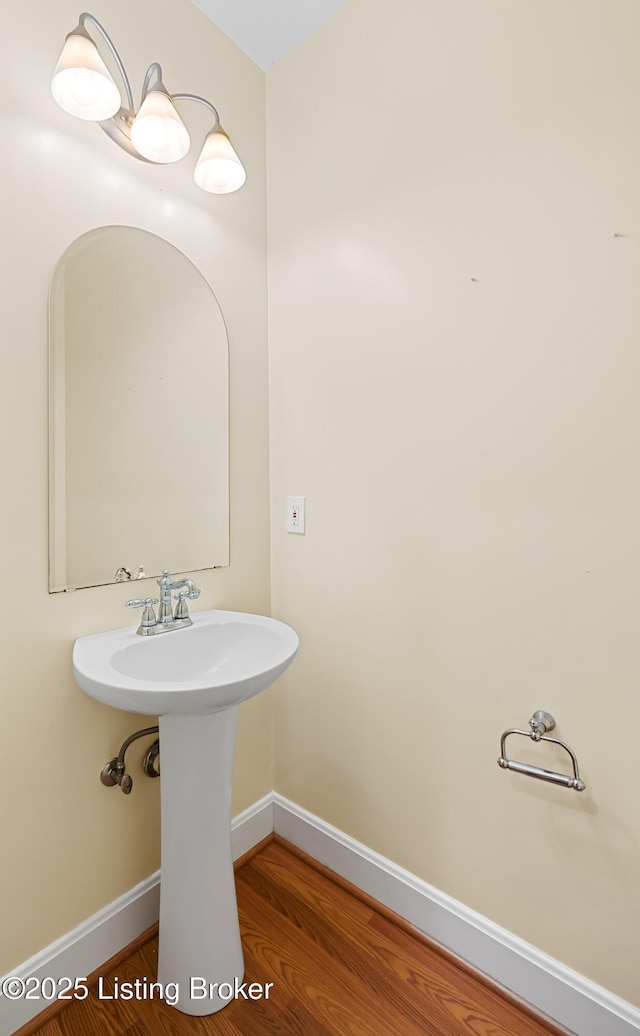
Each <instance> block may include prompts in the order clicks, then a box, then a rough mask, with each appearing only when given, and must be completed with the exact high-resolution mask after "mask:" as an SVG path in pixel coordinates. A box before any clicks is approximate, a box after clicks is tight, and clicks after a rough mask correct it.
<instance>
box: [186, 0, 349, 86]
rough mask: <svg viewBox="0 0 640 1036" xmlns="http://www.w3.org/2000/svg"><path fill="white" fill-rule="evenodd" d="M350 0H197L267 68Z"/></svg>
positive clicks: (205, 10) (207, 13)
mask: <svg viewBox="0 0 640 1036" xmlns="http://www.w3.org/2000/svg"><path fill="white" fill-rule="evenodd" d="M346 2H347V0H193V3H195V5H196V7H199V8H200V10H201V11H204V13H205V14H206V15H208V16H209V18H211V20H212V21H213V22H215V24H216V25H217V26H218V27H219V28H220V29H222V31H223V32H224V33H225V34H226V35H227V36H229V37H230V38H231V39H232V40H233V41H234V43H237V45H238V46H239V47H240V48H241V50H244V52H245V54H248V55H249V57H250V58H253V60H254V61H255V62H256V64H258V65H260V67H261V68H263V69H264V70H265V71H266V70H267V69H269V68H272V67H273V66H274V65H275V64H276V62H277V61H279V60H280V58H282V57H284V55H285V54H288V53H289V51H290V50H293V48H294V47H297V45H298V44H299V43H301V42H302V40H303V39H305V37H306V36H309V35H310V34H311V33H312V32H313V31H314V29H317V28H318V26H319V25H322V23H323V22H326V21H327V19H328V18H330V17H331V15H332V14H334V13H335V12H336V11H337V10H338V9H339V8H340V7H342V6H343V5H344V4H345V3H346Z"/></svg>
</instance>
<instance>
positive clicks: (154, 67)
mask: <svg viewBox="0 0 640 1036" xmlns="http://www.w3.org/2000/svg"><path fill="white" fill-rule="evenodd" d="M154 72H155V74H156V77H157V82H158V83H162V66H161V65H159V64H158V62H157V61H154V62H152V64H150V65H149V67H148V69H147V72H146V75H145V77H144V83H143V84H142V97H141V98H140V104H142V102H143V101H144V99H145V97H146V96H147V94H148V93H149V87H150V86H151V78H152V76H153V73H154Z"/></svg>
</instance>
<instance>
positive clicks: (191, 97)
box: [171, 94, 222, 130]
mask: <svg viewBox="0 0 640 1036" xmlns="http://www.w3.org/2000/svg"><path fill="white" fill-rule="evenodd" d="M171 99H172V100H174V101H198V102H199V104H204V106H205V108H208V109H209V111H210V112H212V113H213V117H214V119H215V122H214V124H213V126H212V130H214V129H218V127H219V126H220V116H219V115H218V111H217V109H216V108H214V107H213V105H212V104H211V101H207V100H205V98H204V97H198V95H197V94H171ZM220 128H222V127H220Z"/></svg>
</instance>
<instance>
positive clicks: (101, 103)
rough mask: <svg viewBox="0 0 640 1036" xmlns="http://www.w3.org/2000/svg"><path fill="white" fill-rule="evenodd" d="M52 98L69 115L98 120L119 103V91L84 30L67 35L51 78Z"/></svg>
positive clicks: (108, 117)
mask: <svg viewBox="0 0 640 1036" xmlns="http://www.w3.org/2000/svg"><path fill="white" fill-rule="evenodd" d="M51 93H52V94H53V96H54V99H55V100H56V101H57V103H58V104H59V105H60V107H61V108H64V110H65V111H66V112H68V113H69V115H75V116H76V117H77V118H78V119H89V120H90V121H92V122H102V121H103V120H104V119H110V118H111V116H112V115H115V113H116V112H117V111H119V109H120V107H121V105H122V99H121V97H120V91H119V90H118V87H117V86H116V84H115V83H114V81H113V79H112V78H111V75H110V73H109V70H108V68H107V66H106V65H105V63H104V61H103V60H102V58H101V57H100V55H99V54H98V51H97V48H96V45H95V43H94V42H93V40H91V39H90V38H89V36H88V35H86V34H85V33H82V34H80V33H71V34H70V35H69V36H67V39H66V41H65V44H64V47H63V48H62V53H61V55H60V60H59V61H58V64H57V65H56V67H55V71H54V73H53V78H52V80H51Z"/></svg>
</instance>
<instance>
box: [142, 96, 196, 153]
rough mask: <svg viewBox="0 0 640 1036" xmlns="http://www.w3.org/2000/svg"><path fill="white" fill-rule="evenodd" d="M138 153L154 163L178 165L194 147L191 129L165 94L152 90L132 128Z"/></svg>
mask: <svg viewBox="0 0 640 1036" xmlns="http://www.w3.org/2000/svg"><path fill="white" fill-rule="evenodd" d="M131 141H132V143H133V146H134V147H135V149H136V151H138V152H139V153H140V154H141V155H142V156H143V158H147V159H148V160H149V161H150V162H178V161H179V160H180V159H181V158H184V156H185V155H186V153H187V151H188V150H189V148H190V147H191V138H190V136H189V133H188V131H187V127H186V126H185V124H184V122H183V121H182V119H181V118H180V116H179V115H178V113H177V111H176V110H175V108H174V106H173V102H172V100H171V98H170V97H169V95H168V94H167V93H165V92H164V90H155V89H154V90H150V91H149V93H148V94H147V96H146V97H145V99H144V101H143V102H142V106H141V108H140V111H139V112H138V114H137V115H136V117H135V119H134V121H133V125H132V127H131Z"/></svg>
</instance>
